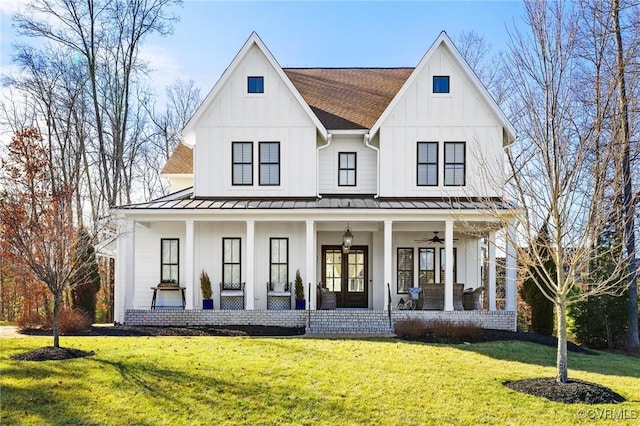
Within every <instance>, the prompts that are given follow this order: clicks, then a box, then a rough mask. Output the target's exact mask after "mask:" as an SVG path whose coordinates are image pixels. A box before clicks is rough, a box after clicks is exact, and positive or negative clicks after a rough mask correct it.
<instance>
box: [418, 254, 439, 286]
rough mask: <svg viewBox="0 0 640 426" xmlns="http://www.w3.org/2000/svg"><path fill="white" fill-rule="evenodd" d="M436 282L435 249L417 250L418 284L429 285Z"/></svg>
mask: <svg viewBox="0 0 640 426" xmlns="http://www.w3.org/2000/svg"><path fill="white" fill-rule="evenodd" d="M435 281H436V249H435V248H419V249H418V282H419V284H420V285H422V284H430V283H434V282H435Z"/></svg>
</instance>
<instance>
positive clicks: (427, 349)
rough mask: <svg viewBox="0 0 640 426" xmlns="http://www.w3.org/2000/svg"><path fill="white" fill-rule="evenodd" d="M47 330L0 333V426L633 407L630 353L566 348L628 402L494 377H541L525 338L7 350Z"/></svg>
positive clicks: (517, 414) (365, 418) (216, 341)
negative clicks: (510, 385)
mask: <svg viewBox="0 0 640 426" xmlns="http://www.w3.org/2000/svg"><path fill="white" fill-rule="evenodd" d="M50 340H51V339H50V338H19V339H2V340H1V341H0V345H2V351H1V354H0V386H1V389H0V390H1V399H0V401H1V404H2V410H1V413H2V417H1V420H0V423H1V424H2V425H13V424H37V425H41V424H44V425H59V424H70V425H75V424H82V425H94V424H95V425H122V424H132V425H162V424H165V425H182V424H185V425H186V424H251V425H277V424H296V425H297V424H314V425H315V424H326V425H333V424H367V425H368V424H377V425H385V424H392V425H423V424H433V423H441V424H492V425H493V424H524V425H530V424H575V423H576V422H577V421H578V420H579V419H578V413H579V410H580V409H585V408H589V409H594V408H599V409H600V410H603V409H607V408H609V409H610V408H615V409H616V410H624V415H625V416H627V417H631V416H633V415H634V413H635V414H636V415H638V416H640V361H639V359H638V358H632V357H625V356H622V355H612V354H601V355H600V356H596V357H594V356H586V355H579V354H573V353H572V354H570V356H569V363H570V372H569V374H570V377H573V378H579V379H582V380H588V381H592V382H596V383H600V384H602V385H605V386H608V387H611V388H612V389H614V390H615V391H617V392H618V393H620V394H621V395H623V396H624V397H626V398H627V399H628V400H629V401H628V402H626V403H624V404H620V405H617V406H612V405H600V406H595V407H592V406H585V405H564V404H561V403H555V402H550V401H547V400H544V399H540V398H536V397H532V396H528V395H524V394H520V393H518V392H514V391H512V390H510V389H507V388H506V387H504V386H503V385H502V383H503V382H504V381H506V380H518V379H522V378H529V377H542V376H554V372H555V371H554V367H553V365H554V360H555V351H554V349H553V348H548V347H543V346H539V345H534V344H531V343H522V342H508V343H507V342H496V343H486V344H475V345H426V344H419V343H409V342H402V341H399V340H395V339H385V338H380V339H367V340H356V339H354V340H339V339H335V340H332V339H306V338H228V337H222V338H220V337H195V338H187V337H181V338H176V337H151V338H149V337H137V338H118V337H101V338H91V337H76V338H73V337H63V338H62V340H61V342H62V346H64V347H73V348H78V349H83V350H94V351H95V352H96V354H95V355H94V356H92V357H88V358H84V359H75V360H66V361H47V362H24V361H22V362H20V361H12V360H10V359H9V356H11V355H13V354H15V353H20V352H25V351H28V350H30V349H34V348H37V347H41V346H46V345H49V344H50ZM591 414H592V415H598V414H597V413H596V412H591ZM584 421H585V422H591V423H593V421H594V420H590V419H586V420H584ZM636 421H637V420H631V421H626V422H624V424H633V423H634V422H636ZM597 422H598V424H600V423H603V424H604V423H607V422H606V421H600V420H597ZM618 424H620V423H619V422H618Z"/></svg>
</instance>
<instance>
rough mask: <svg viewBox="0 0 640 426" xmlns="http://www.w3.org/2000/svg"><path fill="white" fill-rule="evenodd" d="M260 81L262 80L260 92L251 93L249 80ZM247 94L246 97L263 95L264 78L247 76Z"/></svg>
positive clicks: (261, 76)
mask: <svg viewBox="0 0 640 426" xmlns="http://www.w3.org/2000/svg"><path fill="white" fill-rule="evenodd" d="M253 78H255V79H261V80H262V92H252V91H251V83H250V82H251V79H253ZM247 94H248V95H263V94H264V76H263V75H248V76H247Z"/></svg>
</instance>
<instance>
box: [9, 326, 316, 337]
mask: <svg viewBox="0 0 640 426" xmlns="http://www.w3.org/2000/svg"><path fill="white" fill-rule="evenodd" d="M21 333H22V334H28V335H32V336H51V330H42V329H31V330H23V331H21ZM302 334H304V327H271V326H269V327H267V326H258V325H233V326H231V325H228V326H182V327H154V326H130V325H114V326H106V327H105V326H103V327H91V330H87V331H83V332H76V333H66V334H64V336H96V337H98V336H122V337H136V336H299V335H302ZM61 335H62V334H61Z"/></svg>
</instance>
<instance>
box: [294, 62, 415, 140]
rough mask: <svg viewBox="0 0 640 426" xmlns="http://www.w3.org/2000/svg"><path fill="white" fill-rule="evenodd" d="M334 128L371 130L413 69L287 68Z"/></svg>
mask: <svg viewBox="0 0 640 426" xmlns="http://www.w3.org/2000/svg"><path fill="white" fill-rule="evenodd" d="M284 72H285V73H286V74H287V76H288V77H289V79H290V80H291V82H292V83H293V85H294V86H295V87H296V89H298V91H299V92H300V94H301V95H302V97H303V98H304V100H305V101H306V102H307V103H308V104H309V106H310V107H311V108H312V109H313V112H314V113H315V114H316V116H317V117H318V118H319V119H320V121H321V122H322V124H323V125H324V126H325V127H326V128H327V129H330V130H343V129H370V128H371V127H372V126H373V125H374V123H375V122H376V120H377V119H378V118H379V117H380V115H381V114H382V113H383V112H384V110H385V109H386V108H387V106H388V105H389V103H390V102H391V100H392V99H393V97H394V96H395V95H396V93H398V91H399V90H400V88H401V87H402V85H403V84H404V82H405V81H407V78H409V75H411V73H412V72H413V68H284Z"/></svg>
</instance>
